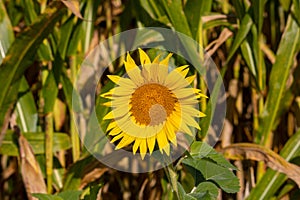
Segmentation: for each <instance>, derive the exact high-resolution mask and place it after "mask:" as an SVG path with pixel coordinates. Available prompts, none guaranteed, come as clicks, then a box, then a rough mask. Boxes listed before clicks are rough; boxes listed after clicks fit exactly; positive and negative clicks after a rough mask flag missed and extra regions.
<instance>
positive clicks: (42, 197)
mask: <svg viewBox="0 0 300 200" xmlns="http://www.w3.org/2000/svg"><path fill="white" fill-rule="evenodd" d="M81 193H82V192H81V191H77V190H76V191H65V192H61V193H58V194H57V195H51V194H32V196H34V197H36V198H38V199H39V200H74V199H79V196H80V194H81Z"/></svg>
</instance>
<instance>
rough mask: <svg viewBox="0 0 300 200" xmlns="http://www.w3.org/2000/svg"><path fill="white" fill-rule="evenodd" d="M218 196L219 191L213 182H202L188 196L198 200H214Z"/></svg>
mask: <svg viewBox="0 0 300 200" xmlns="http://www.w3.org/2000/svg"><path fill="white" fill-rule="evenodd" d="M218 194H219V189H218V187H217V186H216V185H215V184H213V183H211V182H202V183H200V184H199V185H198V186H197V187H196V189H194V190H193V191H192V192H191V193H189V194H188V195H190V196H192V197H194V198H196V199H207V200H214V199H217V197H218Z"/></svg>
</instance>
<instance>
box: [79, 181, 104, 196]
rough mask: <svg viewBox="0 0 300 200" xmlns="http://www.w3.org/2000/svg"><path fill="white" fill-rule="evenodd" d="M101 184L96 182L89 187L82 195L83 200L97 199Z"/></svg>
mask: <svg viewBox="0 0 300 200" xmlns="http://www.w3.org/2000/svg"><path fill="white" fill-rule="evenodd" d="M102 186H103V184H101V183H100V184H97V185H93V186H90V187H89V194H86V195H84V200H94V199H97V195H98V193H99V190H100V188H101V187H102Z"/></svg>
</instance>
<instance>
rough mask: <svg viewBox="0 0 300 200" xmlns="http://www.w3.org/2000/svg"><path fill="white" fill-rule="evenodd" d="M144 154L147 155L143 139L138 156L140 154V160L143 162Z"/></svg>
mask: <svg viewBox="0 0 300 200" xmlns="http://www.w3.org/2000/svg"><path fill="white" fill-rule="evenodd" d="M146 153H147V143H146V140H145V139H143V140H142V141H141V143H140V154H141V157H142V160H144V158H145V156H146Z"/></svg>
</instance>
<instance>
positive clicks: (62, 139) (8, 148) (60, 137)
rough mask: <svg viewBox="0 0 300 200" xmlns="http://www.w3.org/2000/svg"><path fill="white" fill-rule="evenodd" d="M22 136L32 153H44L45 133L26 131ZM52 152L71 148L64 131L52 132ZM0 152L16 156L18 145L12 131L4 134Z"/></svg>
mask: <svg viewBox="0 0 300 200" xmlns="http://www.w3.org/2000/svg"><path fill="white" fill-rule="evenodd" d="M23 136H24V137H25V138H26V139H27V140H28V142H29V144H30V146H31V147H32V149H33V152H34V154H44V153H45V133H43V132H27V133H23ZM53 142H54V144H53V152H57V151H61V150H67V149H69V148H71V142H70V138H69V136H68V135H67V134H66V133H54V138H53ZM0 154H3V155H8V156H18V155H19V153H18V146H17V144H16V143H15V142H14V133H13V131H10V130H8V131H7V132H6V134H5V136H4V139H3V143H2V145H1V146H0Z"/></svg>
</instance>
